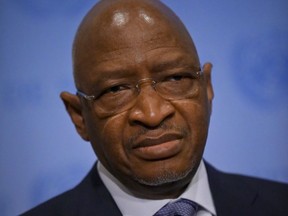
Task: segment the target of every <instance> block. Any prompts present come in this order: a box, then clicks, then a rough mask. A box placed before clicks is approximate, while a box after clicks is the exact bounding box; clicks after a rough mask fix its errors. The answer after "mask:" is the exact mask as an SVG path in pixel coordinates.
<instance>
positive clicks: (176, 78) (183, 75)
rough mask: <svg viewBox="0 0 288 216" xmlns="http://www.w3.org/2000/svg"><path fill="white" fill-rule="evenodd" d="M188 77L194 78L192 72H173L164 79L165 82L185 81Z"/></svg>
mask: <svg viewBox="0 0 288 216" xmlns="http://www.w3.org/2000/svg"><path fill="white" fill-rule="evenodd" d="M186 79H193V77H192V76H191V74H189V73H181V74H173V75H170V76H167V77H166V78H165V79H164V80H163V81H164V82H177V81H178V82H179V81H184V80H186Z"/></svg>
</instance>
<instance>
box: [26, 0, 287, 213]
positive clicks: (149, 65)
mask: <svg viewBox="0 0 288 216" xmlns="http://www.w3.org/2000/svg"><path fill="white" fill-rule="evenodd" d="M73 63H74V65H73V67H74V79H75V84H76V88H77V94H76V95H74V94H70V93H68V92H63V93H61V98H62V100H63V102H64V104H65V106H66V109H67V111H68V113H69V115H70V117H71V119H72V122H73V123H74V125H75V127H76V130H77V132H78V133H79V135H80V136H81V137H82V138H83V139H84V140H86V141H89V142H90V143H91V145H92V147H93V149H94V151H95V153H96V155H97V158H98V162H97V163H96V165H95V166H94V167H93V169H92V170H91V172H90V173H89V174H88V176H87V177H86V178H85V179H84V180H83V181H82V182H81V183H80V184H79V185H78V186H76V187H75V188H74V189H72V190H70V191H68V192H66V193H64V194H62V195H60V196H58V197H56V198H53V199H52V200H50V201H48V202H46V203H44V204H42V205H40V206H38V207H36V208H34V209H32V210H30V211H29V212H27V213H26V214H24V215H109V216H112V215H135V216H136V215H137V216H141V215H198V216H199V215H207V216H208V215H210V216H211V215H217V216H219V215H220V216H223V215H224V216H225V215H227V216H228V215H229V216H232V215H233V216H237V215H241V216H244V215H245V216H247V215H248V216H249V215H283V216H284V215H288V207H287V203H288V186H287V185H284V184H279V183H273V182H269V181H264V180H259V179H254V178H249V177H243V176H237V175H230V174H224V173H221V172H219V171H217V170H215V169H214V168H213V167H211V166H210V165H209V164H207V163H205V162H203V160H202V155H203V151H204V147H205V143H206V138H207V134H208V127H209V120H210V115H211V110H212V99H213V88H212V84H211V79H210V73H211V69H212V65H211V64H210V63H206V64H204V65H203V67H201V64H200V62H199V58H198V55H197V51H196V48H195V46H194V43H193V41H192V39H191V37H190V35H189V33H188V32H187V30H186V28H185V27H184V25H183V24H182V23H181V21H180V20H179V18H178V17H177V16H176V15H175V14H174V13H173V12H172V11H171V10H170V9H169V8H167V7H166V6H165V5H163V3H161V2H160V1H156V0H103V1H100V2H99V3H97V4H96V5H95V6H94V7H93V8H92V9H91V10H90V12H89V13H88V14H87V15H86V17H85V18H84V20H83V21H82V23H81V25H80V27H79V29H78V32H77V35H76V37H75V42H74V47H73ZM167 203H169V204H167ZM163 206H164V207H163ZM162 207H163V208H162ZM186 207H187V208H186ZM178 210H179V211H180V212H179V211H178ZM186 211H189V213H187V214H186V213H185V212H186Z"/></svg>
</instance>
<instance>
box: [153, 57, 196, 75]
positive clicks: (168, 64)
mask: <svg viewBox="0 0 288 216" xmlns="http://www.w3.org/2000/svg"><path fill="white" fill-rule="evenodd" d="M174 68H190V69H195V70H201V66H200V65H199V64H198V65H195V63H194V62H193V60H192V58H191V59H189V58H187V56H183V55H178V56H176V57H175V56H174V57H172V58H166V59H164V60H162V61H160V62H155V63H154V64H153V65H152V66H151V69H152V71H153V72H161V71H165V70H170V69H174Z"/></svg>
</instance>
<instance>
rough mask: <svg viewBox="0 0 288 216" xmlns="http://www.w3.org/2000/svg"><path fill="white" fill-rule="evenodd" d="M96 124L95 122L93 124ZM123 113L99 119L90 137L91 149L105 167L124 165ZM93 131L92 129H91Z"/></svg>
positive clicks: (125, 160) (125, 159)
mask: <svg viewBox="0 0 288 216" xmlns="http://www.w3.org/2000/svg"><path fill="white" fill-rule="evenodd" d="M94 125H96V124H94ZM124 127H125V115H124V114H122V115H116V116H113V117H111V118H108V119H106V120H105V121H104V120H101V121H99V123H98V124H97V127H94V128H95V129H94V134H92V136H93V135H94V138H93V139H91V143H92V146H93V149H94V151H95V153H96V155H97V157H98V158H99V160H100V161H101V162H102V163H103V165H104V166H106V167H109V168H111V167H114V168H115V167H117V165H120V164H121V166H124V164H126V163H127V155H126V151H125V146H124V145H123V142H122V140H123V134H124V133H123V130H124ZM92 133H93V131H92Z"/></svg>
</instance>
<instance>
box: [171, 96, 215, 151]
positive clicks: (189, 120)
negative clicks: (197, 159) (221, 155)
mask: <svg viewBox="0 0 288 216" xmlns="http://www.w3.org/2000/svg"><path fill="white" fill-rule="evenodd" d="M174 106H175V107H176V109H177V112H178V114H179V115H180V116H181V118H182V119H183V121H185V123H186V125H187V128H188V130H189V131H190V137H189V138H190V140H191V143H192V144H193V147H192V149H193V150H192V149H191V150H192V151H196V152H199V153H201V152H203V150H204V147H205V143H206V139H207V134H208V127H209V118H210V115H209V111H208V109H207V106H206V104H205V103H204V104H203V103H201V102H199V101H198V102H194V101H188V100H182V101H177V103H175V104H174Z"/></svg>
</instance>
